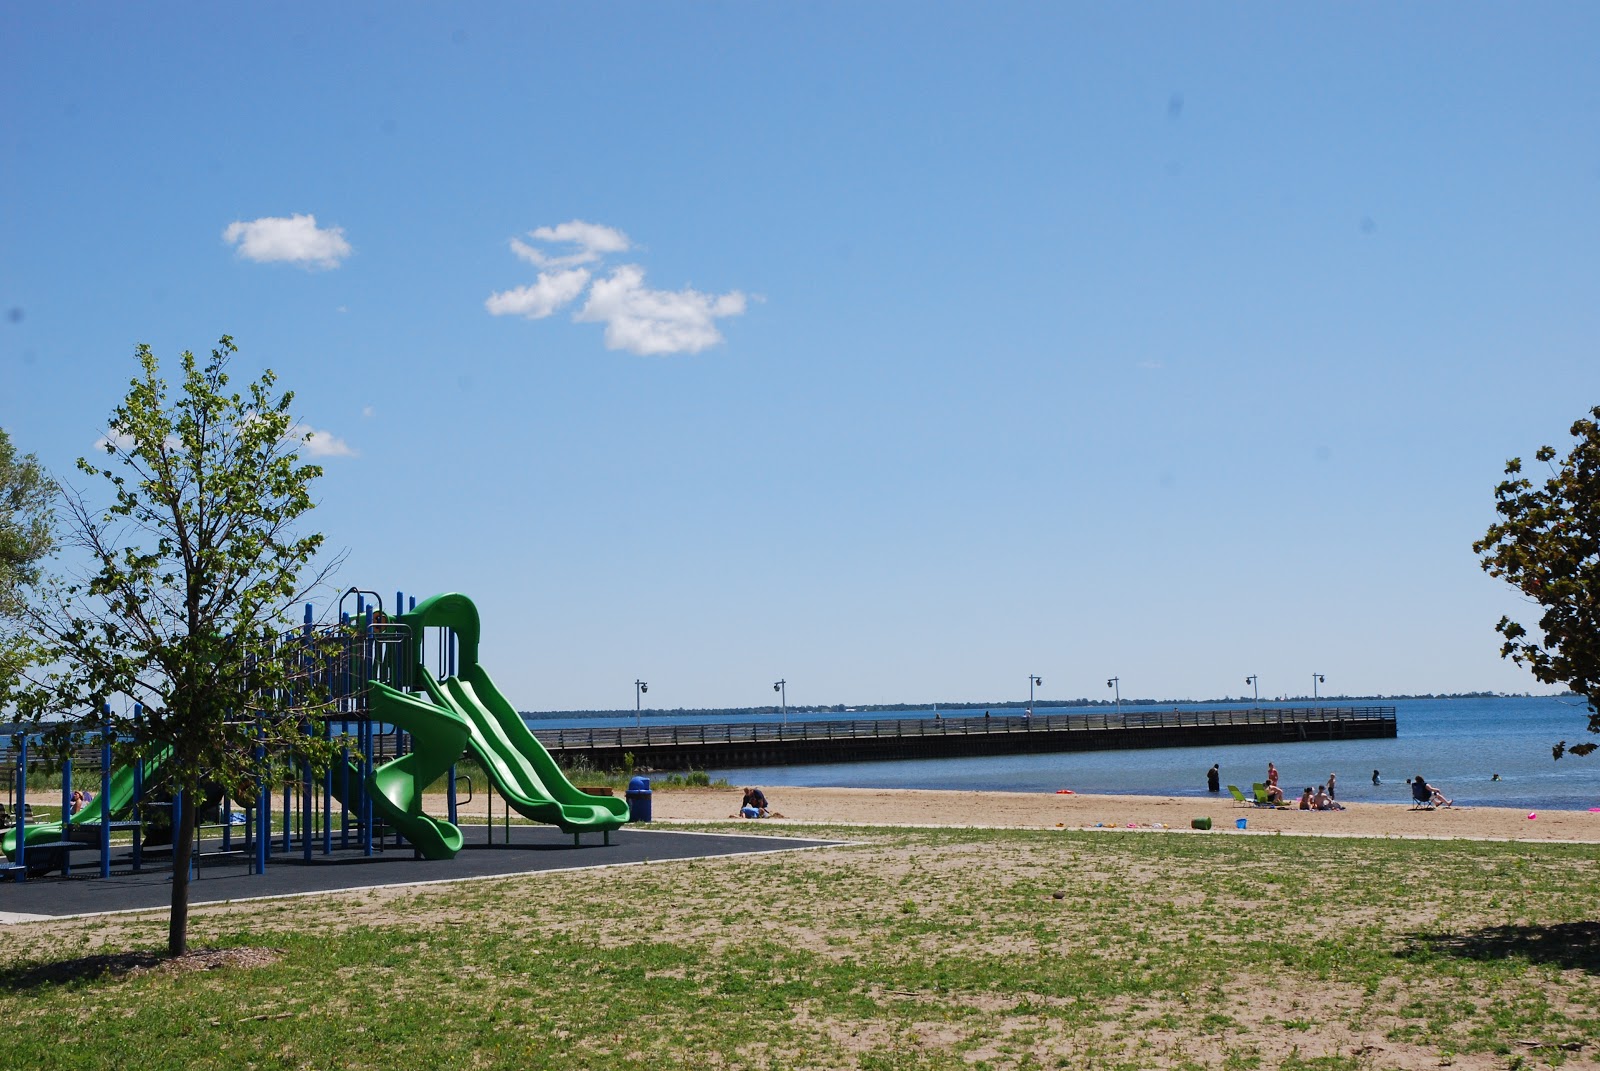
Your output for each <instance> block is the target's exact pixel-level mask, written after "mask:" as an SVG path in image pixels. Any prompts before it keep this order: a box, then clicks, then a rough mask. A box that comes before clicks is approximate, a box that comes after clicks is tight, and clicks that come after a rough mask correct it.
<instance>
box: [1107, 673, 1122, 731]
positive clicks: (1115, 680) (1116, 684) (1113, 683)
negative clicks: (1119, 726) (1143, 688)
mask: <svg viewBox="0 0 1600 1071" xmlns="http://www.w3.org/2000/svg"><path fill="white" fill-rule="evenodd" d="M1106 687H1107V688H1115V689H1116V692H1117V720H1118V721H1121V720H1122V678H1121V677H1112V678H1111V679H1110V680H1108V681H1106Z"/></svg>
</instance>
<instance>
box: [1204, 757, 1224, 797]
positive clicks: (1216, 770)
mask: <svg viewBox="0 0 1600 1071" xmlns="http://www.w3.org/2000/svg"><path fill="white" fill-rule="evenodd" d="M1206 789H1207V790H1208V791H1211V792H1221V791H1222V766H1221V764H1220V763H1215V762H1214V763H1212V764H1211V769H1209V770H1207V771H1206Z"/></svg>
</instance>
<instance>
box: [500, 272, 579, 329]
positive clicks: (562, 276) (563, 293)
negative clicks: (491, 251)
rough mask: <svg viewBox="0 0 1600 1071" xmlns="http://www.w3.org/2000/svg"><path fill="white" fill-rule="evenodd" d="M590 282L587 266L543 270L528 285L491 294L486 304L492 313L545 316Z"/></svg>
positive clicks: (535, 318) (530, 316)
mask: <svg viewBox="0 0 1600 1071" xmlns="http://www.w3.org/2000/svg"><path fill="white" fill-rule="evenodd" d="M588 285H589V272H588V269H586V268H572V269H571V270H569V271H557V272H548V271H542V272H540V273H539V278H538V279H536V280H534V282H533V283H532V284H530V285H528V286H519V287H515V288H513V289H511V290H501V291H499V292H498V293H494V294H490V295H489V298H488V300H487V301H485V302H484V303H483V307H484V308H486V309H488V310H489V313H490V315H492V316H526V317H527V318H528V319H530V320H542V319H544V318H545V317H546V316H549V315H550V314H551V313H552V312H555V311H556V310H557V309H559V308H560V307H561V306H563V305H565V304H567V303H569V302H571V301H572V300H573V299H575V298H576V297H577V296H578V295H579V294H581V293H583V288H584V287H586V286H588Z"/></svg>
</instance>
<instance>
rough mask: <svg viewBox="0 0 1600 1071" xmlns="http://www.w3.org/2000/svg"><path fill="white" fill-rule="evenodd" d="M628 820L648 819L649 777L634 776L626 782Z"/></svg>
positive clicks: (641, 820)
mask: <svg viewBox="0 0 1600 1071" xmlns="http://www.w3.org/2000/svg"><path fill="white" fill-rule="evenodd" d="M625 795H626V796H627V797H628V821H630V822H648V821H650V779H649V778H648V777H635V778H634V779H633V780H631V781H629V782H628V791H627V792H626V793H625Z"/></svg>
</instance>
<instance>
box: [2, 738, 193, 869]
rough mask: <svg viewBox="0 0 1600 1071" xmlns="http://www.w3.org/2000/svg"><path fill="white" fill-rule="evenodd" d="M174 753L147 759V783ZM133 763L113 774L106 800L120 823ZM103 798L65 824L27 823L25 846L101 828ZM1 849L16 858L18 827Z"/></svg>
mask: <svg viewBox="0 0 1600 1071" xmlns="http://www.w3.org/2000/svg"><path fill="white" fill-rule="evenodd" d="M171 754H172V748H170V747H164V748H162V749H161V750H159V751H157V752H156V753H155V754H154V755H152V756H151V757H150V758H148V759H145V760H144V781H145V783H146V784H148V783H149V782H150V781H151V780H152V778H153V777H154V776H155V773H156V771H157V770H159V769H161V764H162V763H164V762H166V761H167V758H168V756H170V755H171ZM134 765H135V764H134V763H131V762H130V763H128V764H126V765H124V766H118V767H117V768H116V769H114V770H112V771H111V791H110V792H109V793H108V794H107V796H106V799H107V800H109V801H110V803H111V820H112V821H113V822H115V821H117V820H118V819H120V818H121V817H123V816H124V815H126V814H127V813H128V811H129V810H131V809H132V807H133V787H134V786H133V770H134ZM100 812H101V806H100V797H99V796H96V797H94V798H93V799H91V800H89V801H88V802H87V803H85V804H84V805H83V807H82V808H80V809H79V811H78V813H77V814H75V815H72V816H70V817H69V818H68V819H67V821H66V823H65V825H63V824H62V823H61V822H30V823H28V830H27V836H26V838H25V839H24V840H23V843H24V844H26V845H27V846H28V847H30V848H31V847H33V846H34V845H35V844H50V843H52V842H54V841H59V840H62V839H63V838H64V836H65V829H66V826H98V825H99V824H100ZM0 850H3V851H4V852H5V856H6V858H7V859H8V860H12V861H14V860H15V859H16V858H17V830H16V827H15V826H13V827H12V828H10V829H8V830H6V833H5V836H4V837H0Z"/></svg>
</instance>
